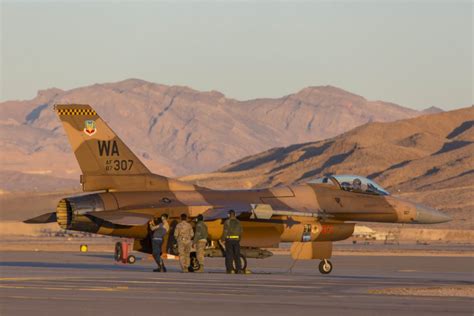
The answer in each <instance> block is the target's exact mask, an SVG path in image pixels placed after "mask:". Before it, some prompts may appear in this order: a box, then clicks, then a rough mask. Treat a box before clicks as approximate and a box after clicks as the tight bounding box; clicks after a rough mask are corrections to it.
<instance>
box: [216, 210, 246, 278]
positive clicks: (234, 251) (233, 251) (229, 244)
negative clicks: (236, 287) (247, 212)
mask: <svg viewBox="0 0 474 316" xmlns="http://www.w3.org/2000/svg"><path fill="white" fill-rule="evenodd" d="M241 236H242V225H240V221H239V220H238V219H237V218H236V217H235V211H234V210H230V211H229V219H227V220H226V221H225V222H224V232H223V233H222V237H221V239H222V240H224V241H225V267H226V270H227V273H242V266H241V264H240V237H241ZM233 263H235V270H234V265H233Z"/></svg>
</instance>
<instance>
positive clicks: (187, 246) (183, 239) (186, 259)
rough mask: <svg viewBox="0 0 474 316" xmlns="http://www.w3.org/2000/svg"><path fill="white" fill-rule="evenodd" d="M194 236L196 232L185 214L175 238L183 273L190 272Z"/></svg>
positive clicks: (176, 230)
mask: <svg viewBox="0 0 474 316" xmlns="http://www.w3.org/2000/svg"><path fill="white" fill-rule="evenodd" d="M193 236H194V231H193V227H192V226H191V224H189V223H188V215H187V214H185V213H183V214H181V221H180V222H179V223H178V225H176V228H175V230H174V238H175V239H176V241H177V242H178V253H179V263H180V264H181V270H182V271H183V272H189V265H190V264H191V262H190V261H191V257H190V255H191V246H192V240H193Z"/></svg>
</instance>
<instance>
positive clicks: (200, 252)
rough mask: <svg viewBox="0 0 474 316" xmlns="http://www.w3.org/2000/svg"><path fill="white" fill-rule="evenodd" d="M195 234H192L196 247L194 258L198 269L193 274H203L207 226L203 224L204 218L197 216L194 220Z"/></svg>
mask: <svg viewBox="0 0 474 316" xmlns="http://www.w3.org/2000/svg"><path fill="white" fill-rule="evenodd" d="M195 230H196V232H195V233H194V241H193V243H194V246H195V247H196V258H197V260H198V262H199V269H198V270H196V271H195V272H204V252H205V250H206V244H207V236H208V234H207V225H206V224H205V223H204V216H202V214H199V215H198V216H197V218H196V227H195Z"/></svg>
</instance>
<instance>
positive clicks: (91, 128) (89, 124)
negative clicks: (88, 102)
mask: <svg viewBox="0 0 474 316" xmlns="http://www.w3.org/2000/svg"><path fill="white" fill-rule="evenodd" d="M84 126H85V127H84V133H86V135H89V136H92V135H94V134H95V133H96V132H97V127H96V126H95V121H93V120H86V121H85V122H84Z"/></svg>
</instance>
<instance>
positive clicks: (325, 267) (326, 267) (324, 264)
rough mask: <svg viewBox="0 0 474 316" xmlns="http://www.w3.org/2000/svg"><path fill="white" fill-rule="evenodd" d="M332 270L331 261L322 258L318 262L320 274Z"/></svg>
mask: <svg viewBox="0 0 474 316" xmlns="http://www.w3.org/2000/svg"><path fill="white" fill-rule="evenodd" d="M331 271H332V263H331V261H329V260H327V259H324V260H322V261H321V262H320V263H319V272H321V273H322V274H329V273H331Z"/></svg>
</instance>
